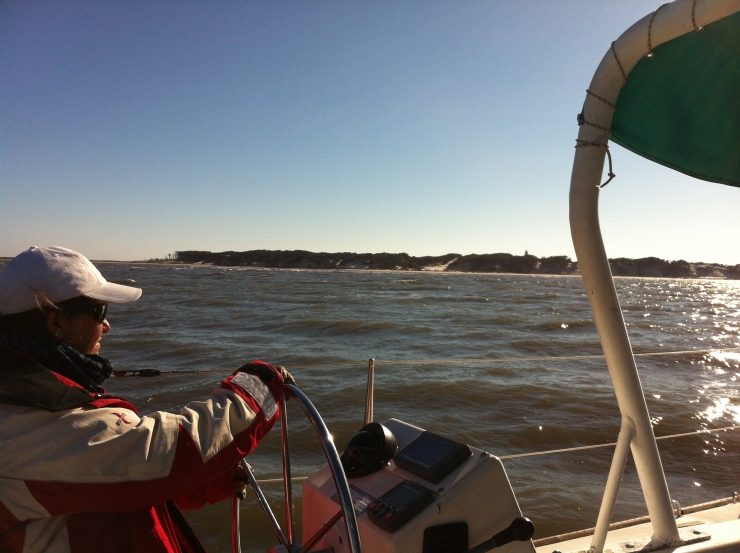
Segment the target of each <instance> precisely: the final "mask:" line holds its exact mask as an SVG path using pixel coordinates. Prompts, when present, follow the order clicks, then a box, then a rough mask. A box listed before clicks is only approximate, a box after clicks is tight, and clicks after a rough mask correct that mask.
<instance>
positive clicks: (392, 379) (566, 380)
mask: <svg viewBox="0 0 740 553" xmlns="http://www.w3.org/2000/svg"><path fill="white" fill-rule="evenodd" d="M101 269H102V271H103V273H104V274H105V275H106V277H107V278H109V279H110V280H117V281H124V280H126V279H131V280H135V281H136V285H137V286H141V287H142V288H143V289H144V295H143V297H142V298H141V300H140V301H139V302H137V303H136V304H134V305H132V306H114V307H113V308H112V309H111V311H110V315H109V320H110V322H111V324H112V325H113V331H112V332H111V333H110V334H108V335H107V336H106V337H105V339H104V341H103V350H102V353H103V354H105V355H107V356H108V357H110V358H111V359H112V360H113V361H114V365H115V366H116V369H144V368H158V369H162V370H174V371H180V370H192V369H200V370H204V369H219V368H223V369H229V368H234V367H237V366H239V365H240V364H242V363H244V362H246V361H249V360H252V359H256V358H259V359H263V360H265V361H268V362H271V363H274V364H283V365H286V366H294V367H302V366H305V367H306V368H296V369H294V370H293V371H292V372H293V374H294V375H295V376H296V378H297V380H298V384H299V386H300V387H302V388H303V390H304V391H305V392H306V393H307V394H308V395H309V397H311V398H312V400H313V401H314V403H315V405H316V406H317V408H318V409H319V411H320V412H321V413H322V414H323V416H324V418H325V421H326V423H327V425H328V427H329V429H330V430H331V431H332V433H333V434H334V437H335V440H336V442H337V445H338V446H339V447H343V446H344V444H345V443H346V441H347V439H348V438H349V437H350V436H351V435H352V434H353V433H354V432H355V431H356V430H357V429H358V428H359V427H360V426H361V424H362V419H363V413H364V392H365V381H366V373H365V371H366V361H367V359H368V358H370V357H373V358H376V359H377V360H378V368H377V375H376V394H375V398H376V403H375V418H376V420H379V421H383V420H386V419H387V418H390V417H398V418H400V419H403V420H405V421H407V422H410V423H412V424H416V425H418V426H421V427H424V428H426V429H429V430H433V431H436V432H438V433H442V434H445V435H448V436H450V437H454V438H456V439H458V440H460V441H464V442H467V443H469V444H471V445H474V446H476V447H480V448H483V449H486V450H488V451H490V452H492V453H494V454H496V455H508V454H514V453H523V452H530V451H540V450H549V449H554V448H566V447H572V446H579V445H589V444H599V443H604V442H613V441H615V440H616V437H617V434H618V430H619V423H620V417H619V412H618V409H617V405H616V401H615V398H614V394H613V391H612V387H611V384H610V381H609V377H608V373H607V370H606V366H605V364H604V361H603V360H601V359H591V360H577V361H573V360H562V361H557V360H551V361H547V362H543V361H537V362H506V363H495V362H491V363H447V362H440V363H436V364H426V365H414V364H404V361H413V360H425V359H447V360H449V359H454V360H464V359H480V358H490V359H491V360H493V359H496V358H511V357H536V356H553V357H558V356H573V355H598V354H600V353H601V348H600V345H599V341H598V336H597V333H596V329H595V327H594V326H593V322H592V315H591V311H590V308H589V305H588V302H587V300H586V297H585V295H584V289H583V284H582V281H581V279H580V278H579V277H541V276H521V275H517V276H509V275H460V274H430V273H421V274H420V273H416V272H415V273H402V272H372V273H370V272H340V271H333V272H332V271H286V270H253V269H224V268H214V267H179V266H152V265H133V264H131V265H129V264H102V265H101ZM617 285H618V288H619V291H620V295H621V298H622V305H623V309H624V316H625V319H626V320H627V322H628V323H629V329H630V332H631V339H632V343H633V347H634V349H635V351H636V352H652V351H676V350H703V349H708V348H714V347H716V348H722V347H737V346H740V331H739V330H738V327H740V282H736V281H735V282H725V281H711V280H670V279H660V280H658V279H619V280H618V283H617ZM327 364H328V365H339V366H334V367H320V366H318V365H327ZM638 365H639V367H640V369H641V377H642V382H643V386H644V389H645V394H646V398H647V402H648V406H649V408H650V412H651V416H652V417H653V419H654V422H655V432H656V434H657V435H658V436H662V435H669V434H675V433H680V432H689V431H693V430H698V429H702V428H710V429H711V428H720V427H722V426H730V425H732V424H737V423H740V355H738V354H737V353H734V354H725V355H720V354H717V355H702V354H691V355H682V356H676V357H662V358H649V357H648V358H639V360H638ZM312 366H313V368H311V367H312ZM220 378H221V375H219V374H200V375H196V374H183V375H170V376H165V375H163V376H160V377H156V378H148V379H143V378H118V379H112V380H111V381H110V382H109V385H108V389H109V391H112V392H114V393H117V394H119V395H122V396H124V397H126V398H129V399H131V400H133V402H134V403H136V404H137V405H138V406H139V408H140V410H141V411H142V412H144V413H147V412H151V411H154V410H177V408H178V407H179V406H181V405H182V404H184V403H186V402H187V401H189V400H192V399H197V398H201V397H203V396H204V395H205V394H207V393H208V392H209V391H210V390H211V389H213V388H214V387H215V386H216V385H217V383H218V382H219V380H220ZM291 413H292V416H291V428H292V433H291V447H292V450H293V454H294V455H293V467H294V474H295V475H307V474H310V473H311V472H312V471H314V470H315V469H317V468H318V467H319V466H320V465H321V464H322V463H323V456H322V453H321V451H320V449H319V447H318V442H317V441H316V439H315V436H314V434H313V430H312V429H311V428H310V427H309V425H308V424H307V423H306V422H305V421H304V420H303V418H302V415H299V413H298V410H297V408H295V407H294V408H293V410H292V411H291ZM659 447H660V452H661V456H662V459H663V461H664V465H665V470H666V474H667V479H668V483H669V487H670V489H671V493H672V496H673V497H674V498H675V499H678V500H679V501H680V502H681V504H682V505H689V504H693V503H698V502H701V501H708V500H712V499H717V498H720V497H726V496H728V495H731V492H732V491H734V490H738V489H739V488H740V478H738V472H739V471H738V465H739V464H740V431H732V432H721V433H710V434H704V435H701V436H690V437H684V438H675V439H671V440H664V441H661V442H659ZM612 451H613V450H612V449H611V448H609V449H597V450H589V451H585V452H575V453H564V454H557V455H549V456H539V457H530V458H522V459H512V460H508V461H506V462H505V467H506V470H507V472H508V474H509V478H510V479H511V483H512V486H513V488H514V491H515V493H516V495H517V497H518V499H519V502H520V505H521V507H522V511H523V512H524V513H525V514H526V515H527V516H529V517H530V518H532V520H534V522H535V524H536V525H537V532H536V535H535V537H544V536H548V535H551V534H554V533H557V532H563V531H570V530H575V529H580V528H584V527H589V526H593V525H594V523H595V521H596V514H597V512H598V507H599V503H600V500H601V494H602V491H603V486H604V484H605V481H606V475H607V471H608V467H609V463H610V460H611V455H612ZM251 462H252V464H253V465H254V466H255V468H256V469H257V470H258V477H259V478H272V477H278V476H280V474H281V469H280V455H279V432H278V431H277V430H274V431H273V432H272V434H271V435H270V436H268V438H267V439H266V441H265V442H264V443H263V444H262V445H261V446H260V447H259V448H258V449H257V451H256V452H255V453H254V454H253V455H252V459H251ZM295 488H296V490H299V489H300V486H299V485H297V486H295ZM267 490H268V491H269V496H270V498H271V500H272V503H273V506H274V508H275V510H276V512H277V513H278V515H279V516H281V513H282V503H281V493H282V492H281V487H280V486H279V485H268V486H267ZM299 497H300V495H299ZM298 504H299V505H300V501H298ZM298 512H299V513H300V508H299V509H298ZM645 513H646V509H645V507H644V501H643V500H642V495H641V492H640V491H639V485H638V482H637V478H636V473H635V471H634V467H633V466H632V465H630V466H628V468H627V471H626V474H625V478H624V482H623V484H622V488H621V491H620V495H619V499H618V504H617V509H616V512H615V520H621V519H624V518H630V517H633V516H639V515H642V514H645ZM187 516H188V518H189V519H190V520H191V522H192V523H193V525H194V527H195V529H196V531H197V532H198V534H199V535H200V536H201V538H202V539H203V541H204V542H205V543H206V546H207V547H208V549H209V551H213V552H216V551H224V552H226V551H230V549H229V548H230V537H229V506H228V505H227V504H226V502H225V503H223V504H220V505H216V506H210V507H207V508H206V509H204V510H202V511H200V512H190V513H187ZM242 517H243V518H242V529H243V533H242V536H243V538H242V539H243V548H244V550H245V551H249V552H252V551H254V552H257V551H266V550H267V546H268V545H269V544H270V543H272V542H273V541H274V540H273V536H272V535H271V532H270V530H269V528H268V525H267V522H266V520H265V518H264V516H263V515H262V514H261V511H260V510H259V507H258V506H257V504H256V502H255V500H254V497H253V494H252V495H250V498H249V500H248V501H247V502H246V504H245V505H244V506H243V511H242Z"/></svg>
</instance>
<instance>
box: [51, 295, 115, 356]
mask: <svg viewBox="0 0 740 553" xmlns="http://www.w3.org/2000/svg"><path fill="white" fill-rule="evenodd" d="M91 303H99V304H101V305H102V304H103V303H104V302H95V301H92V302H91ZM46 325H47V328H48V329H49V331H50V332H51V334H52V335H53V336H54V338H56V339H57V340H59V341H60V342H63V343H65V344H67V345H69V346H72V347H73V348H75V349H76V350H77V351H79V352H80V353H85V354H89V353H96V354H97V353H100V341H101V339H102V338H103V334H105V333H107V332H108V331H109V330H110V323H108V320H107V319H106V320H104V321H103V322H102V323H100V322H98V321H97V319H95V317H94V316H93V315H92V314H90V313H78V314H74V315H67V314H66V313H64V312H63V311H53V312H51V313H49V314H47V316H46Z"/></svg>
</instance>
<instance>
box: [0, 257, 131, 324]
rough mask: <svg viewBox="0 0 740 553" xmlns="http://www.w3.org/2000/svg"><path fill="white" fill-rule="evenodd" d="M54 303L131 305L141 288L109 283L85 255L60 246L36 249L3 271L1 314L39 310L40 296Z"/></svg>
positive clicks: (1, 274) (0, 290) (1, 280)
mask: <svg viewBox="0 0 740 553" xmlns="http://www.w3.org/2000/svg"><path fill="white" fill-rule="evenodd" d="M41 295H43V297H45V298H47V299H49V300H51V301H52V302H54V303H57V302H60V301H65V300H69V299H72V298H76V297H78V296H86V297H88V298H93V299H96V300H101V301H104V302H108V303H130V302H132V301H136V300H138V299H139V297H140V296H141V289H140V288H134V287H132V286H123V285H121V284H114V283H112V282H108V281H107V280H105V279H104V278H103V275H101V274H100V271H98V270H97V269H96V268H95V265H93V264H92V263H90V261H89V260H88V259H87V258H86V257H85V256H84V255H82V254H81V253H77V252H76V251H73V250H68V249H67V248H60V247H59V246H45V247H43V248H37V247H36V246H33V247H31V248H29V249H27V250H26V251H24V252H23V253H20V254H18V255H17V256H15V257H14V258H13V259H12V260H10V261H9V262H8V264H7V265H6V266H5V267H4V268H3V270H2V272H0V315H12V314H14V313H21V312H23V311H29V310H31V309H38V307H39V305H43V303H41V301H40V298H39V296H41Z"/></svg>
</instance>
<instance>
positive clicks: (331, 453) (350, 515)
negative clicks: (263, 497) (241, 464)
mask: <svg viewBox="0 0 740 553" xmlns="http://www.w3.org/2000/svg"><path fill="white" fill-rule="evenodd" d="M285 387H286V388H287V389H288V390H290V391H291V392H292V393H293V397H294V398H295V400H296V401H297V402H298V405H300V406H301V409H303V412H304V413H306V416H307V417H308V420H310V421H311V424H312V425H313V427H314V430H316V434H318V436H319V439H320V440H321V445H322V446H323V448H324V454H325V455H326V460H327V461H328V463H329V468H330V469H331V474H332V476H333V477H334V485H335V486H336V487H337V494H338V495H339V499H340V502H341V504H342V510H343V512H344V517H343V518H344V527H345V529H346V530H347V543H348V544H349V549H350V553H361V552H362V544H361V543H360V529H359V526H358V525H357V516H356V515H355V508H354V505H353V502H352V494H351V493H350V490H349V484H347V478H346V476H345V475H344V470H342V463H341V461H340V460H339V454H338V453H337V448H336V447H335V446H334V438H332V436H331V434H330V433H329V430H328V429H327V428H326V425H325V424H324V421H323V420H322V419H321V415H319V412H318V411H317V410H316V407H314V405H313V403H311V400H310V399H308V397H306V394H304V393H303V392H301V390H299V389H298V388H296V387H295V386H293V385H292V384H287V385H286V386H285ZM250 480H251V479H250ZM255 483H256V482H255Z"/></svg>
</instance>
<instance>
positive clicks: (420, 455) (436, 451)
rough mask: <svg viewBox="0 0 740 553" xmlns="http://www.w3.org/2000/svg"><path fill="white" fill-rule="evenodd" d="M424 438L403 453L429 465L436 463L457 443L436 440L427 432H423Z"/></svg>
mask: <svg viewBox="0 0 740 553" xmlns="http://www.w3.org/2000/svg"><path fill="white" fill-rule="evenodd" d="M422 438H424V439H421V440H416V441H414V442H413V443H412V444H411V445H409V446H408V447H407V448H406V449H404V450H403V454H404V455H405V456H406V457H408V458H410V459H413V460H414V461H416V462H417V463H421V464H423V465H426V466H428V467H431V466H432V465H434V463H436V462H437V461H439V460H440V459H441V458H442V457H444V456H445V455H446V454H447V453H449V452H450V450H451V449H453V448H454V447H455V445H457V444H455V443H446V442H442V441H440V440H435V439H434V438H433V437H432V436H429V435H425V434H422Z"/></svg>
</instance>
